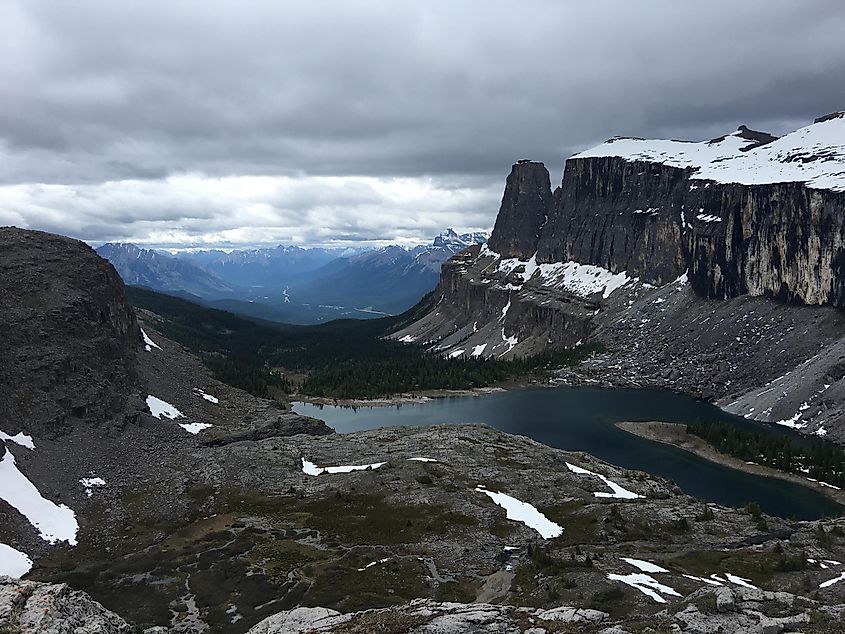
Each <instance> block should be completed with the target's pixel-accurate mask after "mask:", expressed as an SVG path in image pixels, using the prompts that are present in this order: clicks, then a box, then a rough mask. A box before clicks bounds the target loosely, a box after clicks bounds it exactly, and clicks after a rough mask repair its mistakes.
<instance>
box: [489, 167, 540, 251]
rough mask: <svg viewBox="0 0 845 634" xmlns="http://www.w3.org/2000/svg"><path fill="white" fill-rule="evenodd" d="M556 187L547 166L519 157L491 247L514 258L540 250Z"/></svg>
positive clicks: (494, 230) (512, 170)
mask: <svg viewBox="0 0 845 634" xmlns="http://www.w3.org/2000/svg"><path fill="white" fill-rule="evenodd" d="M551 202H552V188H551V184H550V181H549V172H548V170H547V169H546V166H545V165H543V164H542V163H537V162H535V161H527V160H523V161H519V162H518V163H516V164H515V165H514V166H513V168H512V169H511V173H510V174H509V175H508V180H507V183H506V184H505V193H504V196H503V197H502V206H501V207H500V208H499V215H498V216H497V217H496V226H495V227H493V233H492V234H491V235H490V240H489V244H490V248H491V249H493V250H495V251H498V252H499V253H502V254H504V255H506V256H507V257H512V258H523V259H527V258H529V257H531V254H533V253H534V252H535V251H536V250H537V239H538V237H539V235H540V230H541V229H542V228H543V226H544V225H545V224H546V220H547V218H548V215H549V209H550V206H551Z"/></svg>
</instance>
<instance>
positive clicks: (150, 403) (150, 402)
mask: <svg viewBox="0 0 845 634" xmlns="http://www.w3.org/2000/svg"><path fill="white" fill-rule="evenodd" d="M147 407H149V408H150V413H151V414H152V415H153V416H155V417H156V418H158V419H159V420H161V419H162V418H169V419H170V420H173V419H174V418H184V417H185V415H184V414H183V413H182V412H180V411H179V410H178V409H176V408H175V407H174V406H173V405H171V404H170V403H168V402H167V401H163V400H161V399H160V398H157V397H155V396H152V395H149V396H147Z"/></svg>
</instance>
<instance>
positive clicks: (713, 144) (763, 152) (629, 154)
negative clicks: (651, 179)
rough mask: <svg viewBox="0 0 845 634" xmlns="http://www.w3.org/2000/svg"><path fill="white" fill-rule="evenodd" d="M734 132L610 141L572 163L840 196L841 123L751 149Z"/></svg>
mask: <svg viewBox="0 0 845 634" xmlns="http://www.w3.org/2000/svg"><path fill="white" fill-rule="evenodd" d="M741 134H742V133H741V131H740V130H737V131H736V132H734V133H733V134H729V135H728V136H726V137H723V138H721V139H714V140H713V141H703V142H700V143H691V142H684V141H665V140H648V139H631V138H616V139H611V140H609V141H607V142H606V143H602V144H601V145H598V146H596V147H594V148H592V149H589V150H585V151H584V152H580V153H579V154H575V155H574V156H573V157H572V158H573V159H580V158H594V157H618V158H621V159H623V160H625V161H648V162H652V163H663V164H665V165H669V166H671V167H678V168H682V169H683V168H691V169H693V170H695V173H694V174H693V176H692V178H693V179H697V180H711V181H715V182H717V183H739V184H741V185H762V184H767V183H793V182H802V183H805V184H806V185H807V187H811V188H813V189H830V190H833V191H845V117H843V116H838V117H833V118H831V119H828V120H827V121H822V122H820V123H813V124H811V125H808V126H806V127H804V128H801V129H799V130H796V131H795V132H791V133H790V134H787V135H785V136H783V137H781V138H779V139H777V140H776V141H772V142H771V143H767V144H766V145H761V146H759V147H755V148H751V149H748V150H746V151H743V149H744V148H748V147H749V146H752V145H754V142H753V141H750V140H748V139H745V138H742V136H741Z"/></svg>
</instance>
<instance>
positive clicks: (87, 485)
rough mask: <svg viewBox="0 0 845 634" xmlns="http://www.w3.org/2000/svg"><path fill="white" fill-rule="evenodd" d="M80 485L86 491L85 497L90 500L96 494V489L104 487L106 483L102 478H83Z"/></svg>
mask: <svg viewBox="0 0 845 634" xmlns="http://www.w3.org/2000/svg"><path fill="white" fill-rule="evenodd" d="M79 484H81V485H82V488H84V489H85V495H87V496H88V497H89V498H90V497H91V496H92V495H93V494H94V487H104V486H106V481H105V480H103V479H102V478H81V479H80V480H79Z"/></svg>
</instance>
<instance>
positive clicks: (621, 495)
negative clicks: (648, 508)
mask: <svg viewBox="0 0 845 634" xmlns="http://www.w3.org/2000/svg"><path fill="white" fill-rule="evenodd" d="M566 466H567V467H568V468H569V470H570V471H571V472H572V473H575V474H577V475H591V476H595V477H596V478H598V479H599V480H601V481H602V482H604V483H605V484H606V485H607V486H608V487H610V488H611V490H612V491H613V492H612V493H606V492H605V491H596V492H595V493H593V495H595V496H596V497H597V498H617V499H620V500H635V499H637V498H641V497H643V496H642V495H639V494H637V493H634V492H633V491H629V490H628V489H625V488H623V487H621V486H619V485H618V484H616V483H615V482H613V481H612V480H608V479H607V478H606V477H605V476H603V475H601V474H600V473H595V472H593V471H590V470H589V469H584V468H583V467H578V466H576V465H574V464H570V463H568V462H567V463H566Z"/></svg>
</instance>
